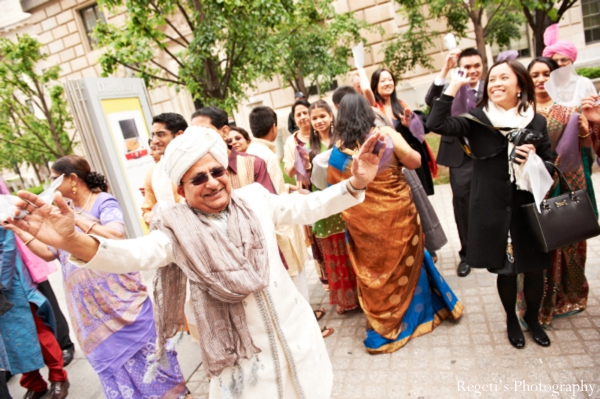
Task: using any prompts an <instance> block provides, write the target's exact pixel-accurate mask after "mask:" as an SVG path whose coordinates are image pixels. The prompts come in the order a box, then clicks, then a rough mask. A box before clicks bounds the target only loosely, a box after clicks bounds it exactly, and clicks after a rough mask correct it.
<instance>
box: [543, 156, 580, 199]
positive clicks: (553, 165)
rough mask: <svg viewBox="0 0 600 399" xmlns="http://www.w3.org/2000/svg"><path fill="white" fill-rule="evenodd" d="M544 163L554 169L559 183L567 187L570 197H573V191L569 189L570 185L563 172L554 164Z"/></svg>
mask: <svg viewBox="0 0 600 399" xmlns="http://www.w3.org/2000/svg"><path fill="white" fill-rule="evenodd" d="M544 163H545V164H548V165H550V166H552V167H553V168H554V170H555V171H556V172H557V173H558V178H559V179H560V182H561V183H563V184H564V185H565V186H567V189H568V190H569V193H571V195H574V194H575V191H573V189H572V188H571V185H570V184H569V182H568V181H567V178H566V177H565V175H564V174H563V172H562V171H561V170H560V169H559V168H558V166H556V164H554V163H552V162H549V161H544Z"/></svg>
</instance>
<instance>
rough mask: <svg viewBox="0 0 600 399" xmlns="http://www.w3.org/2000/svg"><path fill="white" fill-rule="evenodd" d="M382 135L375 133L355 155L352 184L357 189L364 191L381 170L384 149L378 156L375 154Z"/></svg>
mask: <svg viewBox="0 0 600 399" xmlns="http://www.w3.org/2000/svg"><path fill="white" fill-rule="evenodd" d="M382 138H383V137H382V135H381V133H379V132H378V131H375V133H373V134H372V135H371V137H369V138H368V139H367V140H366V141H365V143H364V144H363V145H362V146H361V147H360V150H359V151H358V153H357V154H355V155H354V156H353V157H352V158H353V160H354V161H353V162H352V169H351V171H352V177H351V178H350V184H352V187H354V188H356V189H363V188H365V187H367V185H368V184H369V183H371V182H372V181H373V179H375V176H376V175H377V169H379V160H380V159H381V156H382V155H383V148H382V149H381V150H379V152H378V153H377V154H375V153H374V151H375V145H376V144H377V142H378V141H380V139H382Z"/></svg>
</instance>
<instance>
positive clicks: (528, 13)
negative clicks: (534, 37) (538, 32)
mask: <svg viewBox="0 0 600 399" xmlns="http://www.w3.org/2000/svg"><path fill="white" fill-rule="evenodd" d="M520 3H521V7H522V8H523V14H525V19H527V23H528V24H529V27H530V28H532V29H533V27H534V26H535V20H534V19H533V15H531V11H529V8H527V7H526V6H525V4H523V1H520Z"/></svg>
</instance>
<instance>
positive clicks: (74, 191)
mask: <svg viewBox="0 0 600 399" xmlns="http://www.w3.org/2000/svg"><path fill="white" fill-rule="evenodd" d="M71 191H72V192H73V194H77V187H75V186H71Z"/></svg>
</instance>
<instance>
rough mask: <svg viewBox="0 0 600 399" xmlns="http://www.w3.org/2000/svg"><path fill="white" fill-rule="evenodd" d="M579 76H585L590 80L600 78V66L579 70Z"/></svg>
mask: <svg viewBox="0 0 600 399" xmlns="http://www.w3.org/2000/svg"><path fill="white" fill-rule="evenodd" d="M577 74H578V75H579V76H585V77H586V78H588V79H597V78H600V66H596V67H586V68H577Z"/></svg>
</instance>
